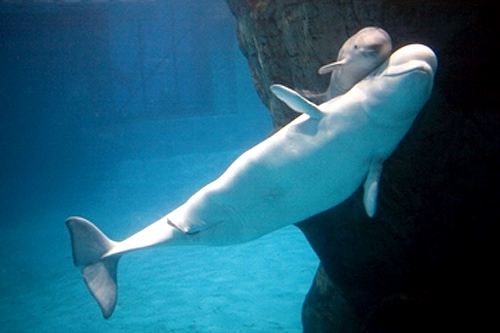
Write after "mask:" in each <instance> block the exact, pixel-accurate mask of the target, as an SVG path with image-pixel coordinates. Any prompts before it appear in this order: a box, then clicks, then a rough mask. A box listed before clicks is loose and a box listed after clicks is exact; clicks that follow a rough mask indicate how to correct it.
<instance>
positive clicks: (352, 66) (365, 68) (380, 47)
mask: <svg viewBox="0 0 500 333" xmlns="http://www.w3.org/2000/svg"><path fill="white" fill-rule="evenodd" d="M391 52H392V41H391V37H390V36H389V34H388V33H387V32H386V31H385V30H384V29H382V28H379V27H366V28H363V29H361V30H359V31H358V32H357V33H355V34H354V35H352V36H351V37H349V39H347V41H345V43H344V44H343V45H342V47H341V48H340V51H339V53H338V55H337V61H335V62H333V63H330V64H327V65H324V66H322V67H321V68H320V69H319V70H318V73H319V74H321V75H324V74H329V73H330V83H329V85H328V88H327V89H326V91H325V92H323V93H313V92H310V91H303V92H302V94H303V95H304V96H305V97H306V98H308V99H311V100H312V101H313V102H316V103H322V102H326V101H328V100H330V99H332V98H334V97H337V96H339V95H342V94H344V93H346V92H347V91H348V90H349V89H351V88H352V87H353V86H354V85H355V84H356V83H358V82H359V81H360V80H362V79H363V78H364V77H366V76H367V75H368V74H370V73H371V72H373V71H374V70H375V69H376V68H377V67H378V66H380V65H381V64H382V63H383V62H384V61H385V60H387V58H389V56H390V54H391Z"/></svg>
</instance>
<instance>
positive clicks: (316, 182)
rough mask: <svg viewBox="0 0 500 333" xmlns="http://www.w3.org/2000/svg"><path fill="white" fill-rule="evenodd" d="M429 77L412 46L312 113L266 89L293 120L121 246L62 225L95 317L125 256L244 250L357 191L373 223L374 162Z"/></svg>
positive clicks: (407, 120) (391, 143) (392, 144)
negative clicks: (159, 248) (188, 249)
mask: <svg viewBox="0 0 500 333" xmlns="http://www.w3.org/2000/svg"><path fill="white" fill-rule="evenodd" d="M436 69H437V59H436V56H435V54H434V52H433V51H432V50H431V49H430V48H428V47H426V46H424V45H419V44H414V45H409V46H405V47H403V48H401V49H399V50H397V51H396V52H394V54H392V55H391V57H390V58H389V59H388V60H387V61H386V62H385V63H384V64H382V65H381V66H380V67H379V68H377V70H375V71H374V72H373V73H371V74H370V75H368V76H367V77H366V78H365V79H363V80H361V81H360V82H359V83H357V84H356V85H355V86H354V87H352V89H350V90H349V91H348V92H347V93H345V94H344V95H341V96H338V97H337V98H335V99H332V100H330V101H328V102H326V103H323V104H321V105H315V104H314V103H312V102H310V101H308V100H306V99H305V98H303V97H302V96H300V95H299V94H298V93H296V92H295V91H293V90H291V89H288V88H286V87H284V86H281V85H274V86H272V87H271V90H272V92H273V93H274V94H275V95H276V96H277V97H278V98H279V99H281V100H282V101H284V102H285V103H287V104H288V105H289V106H290V107H292V108H293V109H294V110H296V111H297V112H300V113H302V115H300V116H299V117H297V118H296V119H295V120H294V121H292V122H291V123H289V124H288V125H287V126H285V127H283V128H282V129H281V130H280V131H278V132H276V133H275V134H274V135H273V136H271V137H269V138H268V139H266V140H265V141H263V142H261V143H260V144H258V145H256V146H255V147H253V148H251V149H250V150H248V151H247V152H245V153H243V154H242V155H241V156H240V157H239V158H237V159H236V161H234V163H233V164H232V165H230V166H229V168H228V169H227V170H226V171H225V172H224V173H223V174H222V175H221V176H220V177H219V178H218V179H216V180H214V181H213V182H211V183H209V184H208V185H206V186H205V187H203V188H202V189H200V190H199V191H198V192H196V193H195V194H194V195H193V196H192V197H190V198H189V199H188V200H187V201H186V203H184V204H183V205H181V206H180V207H178V208H177V209H175V210H174V211H172V212H170V213H169V214H167V215H166V216H165V217H163V218H161V219H159V220H158V221H156V222H154V223H152V224H151V225H149V226H148V227H146V228H144V229H143V230H141V231H139V232H138V233H136V234H134V235H132V236H130V237H129V238H127V239H125V240H123V241H121V242H115V241H112V240H110V239H109V238H107V237H106V236H105V235H104V234H103V233H102V232H101V231H100V230H99V229H98V228H97V227H96V226H95V225H93V224H92V223H91V222H89V221H87V220H85V219H83V218H81V217H70V218H68V219H67V221H66V224H67V227H68V228H69V231H70V235H71V240H72V248H73V260H74V264H75V265H76V266H79V267H83V270H82V275H83V278H84V281H85V283H86V284H87V287H88V289H89V290H90V292H91V294H92V295H93V296H94V297H95V299H96V300H97V302H98V304H99V306H100V308H101V310H102V313H103V316H104V317H105V318H109V317H110V316H111V314H112V313H113V310H114V308H115V304H116V299H117V280H116V275H117V264H118V261H119V259H120V257H121V256H122V255H123V254H125V253H127V252H130V251H135V250H138V249H143V248H146V247H151V246H155V245H171V246H179V245H207V246H218V245H230V244H236V243H242V242H247V241H251V240H253V239H256V238H258V237H260V236H263V235H265V234H267V233H270V232H272V231H274V230H276V229H279V228H282V227H284V226H287V225H289V224H293V223H296V222H299V221H301V220H304V219H306V218H308V217H311V216H313V215H315V214H318V213H320V212H322V211H324V210H327V209H329V208H331V207H334V206H336V205H338V204H339V203H341V202H342V201H344V200H345V199H347V198H348V197H349V196H350V195H351V194H352V193H353V192H354V191H356V189H357V188H358V187H359V186H360V185H361V184H363V182H364V189H365V193H364V205H365V208H366V211H367V213H368V215H369V216H373V215H374V213H375V210H376V197H377V191H378V182H379V177H380V174H381V172H382V162H383V161H384V160H385V159H386V158H387V157H389V156H390V154H391V153H392V152H393V151H394V149H395V148H396V147H397V145H398V144H399V142H400V140H401V139H402V138H403V136H404V135H405V134H406V133H407V131H408V129H409V128H410V126H411V124H412V123H413V120H414V119H415V117H416V115H417V114H418V112H419V110H420V109H421V108H422V107H423V106H424V104H425V103H426V101H427V99H428V98H429V96H430V93H431V90H432V86H433V79H434V74H435V72H436Z"/></svg>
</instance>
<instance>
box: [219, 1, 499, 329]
mask: <svg viewBox="0 0 500 333" xmlns="http://www.w3.org/2000/svg"><path fill="white" fill-rule="evenodd" d="M227 2H228V4H229V6H230V8H231V10H232V11H233V13H234V14H235V16H236V18H237V20H238V31H237V35H238V39H239V42H240V46H241V50H242V52H243V53H244V54H245V56H246V57H247V59H248V63H249V66H250V68H251V72H252V75H253V79H254V82H255V86H256V89H257V91H258V93H259V95H260V97H261V98H262V100H263V102H264V103H265V104H266V105H267V106H268V107H269V109H270V110H271V114H272V116H273V120H274V124H275V126H276V127H277V128H280V127H282V126H283V125H285V124H286V123H287V122H289V121H290V120H291V119H293V118H294V117H295V116H296V114H295V113H294V112H293V111H291V110H289V109H288V108H287V107H286V106H285V105H283V104H282V103H281V102H279V101H278V100H276V99H275V98H274V97H272V96H271V94H270V92H269V90H268V87H269V85H270V84H272V83H282V84H284V85H287V86H289V87H293V88H298V89H307V90H312V91H324V90H325V89H326V87H327V85H328V77H322V76H319V75H318V74H317V69H318V68H319V67H320V66H321V65H323V64H326V63H329V62H331V61H333V60H334V59H335V58H336V55H337V52H338V50H339V48H340V46H341V45H342V43H343V42H344V41H345V40H346V39H347V38H348V37H349V36H350V35H352V34H353V33H355V32H356V31H358V30H359V29H360V28H362V27H365V26H369V25H376V26H380V27H382V28H384V29H385V30H387V31H388V32H389V34H390V35H391V37H392V39H393V44H394V47H395V48H398V47H400V46H403V45H405V44H409V43H416V42H418V43H423V44H426V45H429V46H430V47H432V48H433V49H434V50H435V51H436V53H437V55H438V58H439V69H438V74H437V76H436V82H435V88H434V92H433V95H432V97H431V99H430V101H429V102H428V104H427V105H426V107H424V109H423V110H422V111H421V113H420V115H419V116H418V117H417V119H416V121H415V123H414V125H413V127H412V129H411V130H410V132H409V133H408V135H407V136H406V137H405V138H404V139H403V141H402V142H401V144H400V146H399V147H398V149H397V150H396V152H395V153H394V154H393V155H392V156H391V157H390V158H389V159H388V160H387V161H386V162H385V163H384V172H383V175H382V181H381V188H380V193H379V200H378V202H379V205H378V211H377V214H376V216H375V217H374V218H373V219H369V218H368V217H367V216H366V214H365V212H364V210H363V206H362V202H361V198H362V191H361V189H360V190H358V191H357V192H356V193H355V194H354V195H353V196H352V197H351V198H349V199H348V200H346V201H345V202H344V203H343V204H341V205H339V206H337V207H335V208H333V209H331V210H329V211H326V212H323V213H321V214H318V215H317V216H314V217H312V218H310V219H308V220H306V221H303V222H301V223H299V224H298V227H299V228H300V229H301V230H302V231H303V232H304V234H305V235H306V237H307V239H308V240H309V242H310V244H311V246H312V247H313V248H314V250H315V251H316V253H317V254H318V256H319V258H320V260H321V266H320V268H319V269H318V272H317V275H316V278H315V281H314V283H313V286H312V288H311V290H310V292H309V294H308V295H307V298H306V301H305V303H304V307H303V323H304V330H305V331H307V332H358V331H376V332H409V331H418V330H420V329H426V328H431V327H432V328H435V329H437V330H439V329H440V328H442V329H446V330H447V331H452V330H454V329H456V328H461V329H463V330H467V326H468V327H469V328H471V329H474V330H475V331H481V329H482V328H484V327H487V326H488V325H491V324H492V323H493V320H494V317H493V315H492V313H493V307H492V306H491V305H490V303H489V301H488V299H489V298H490V294H492V292H493V290H494V287H493V285H494V284H493V283H494V282H496V281H494V277H493V276H494V273H493V271H494V270H495V265H494V262H495V261H496V258H495V257H494V253H495V252H494V251H493V249H494V248H493V227H492V226H493V223H494V222H496V221H499V217H500V213H499V210H498V209H497V207H496V206H497V202H496V201H497V200H498V189H499V188H500V176H499V172H498V170H500V158H499V157H498V156H500V135H499V133H500V113H499V112H500V110H499V107H498V105H495V104H494V102H495V101H497V100H498V97H497V96H495V92H494V89H495V82H494V80H493V78H494V75H495V74H496V72H497V71H498V70H497V68H498V64H497V62H498V60H497V59H496V58H497V57H496V56H495V54H496V53H497V52H496V51H494V50H495V49H496V48H495V45H496V43H495V41H496V40H497V38H496V36H495V35H493V33H494V32H495V31H496V28H495V27H496V26H497V25H495V24H494V21H493V14H492V13H495V10H494V8H493V5H492V4H490V2H489V1H475V2H472V1H461V0H459V1H456V0H455V1H453V0H433V1H416V0H410V1H398V0H382V1H380V0H350V1H346V0H338V1H334V0H315V1H307V0H302V1H299V0H227Z"/></svg>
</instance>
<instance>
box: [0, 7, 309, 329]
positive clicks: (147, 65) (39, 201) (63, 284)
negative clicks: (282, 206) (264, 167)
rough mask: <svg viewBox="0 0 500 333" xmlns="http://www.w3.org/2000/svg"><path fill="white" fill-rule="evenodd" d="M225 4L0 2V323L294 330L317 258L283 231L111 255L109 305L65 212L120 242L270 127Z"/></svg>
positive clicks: (298, 237) (292, 231)
mask: <svg viewBox="0 0 500 333" xmlns="http://www.w3.org/2000/svg"><path fill="white" fill-rule="evenodd" d="M234 29H235V22H234V18H233V17H232V16H231V14H230V12H229V10H228V9H227V6H226V4H225V2H224V1H223V0H213V1H210V2H209V3H208V2H202V1H185V0H183V1H181V0H176V1H162V2H159V1H157V2H155V1H148V2H145V4H143V5H131V4H115V5H102V4H101V5H95V6H80V5H68V6H65V7H61V6H49V5H46V4H45V5H44V4H42V5H39V6H31V7H30V6H11V5H5V4H2V5H0V33H1V36H0V70H1V73H2V76H1V78H0V103H1V104H0V107H1V113H0V117H1V118H0V135H1V146H0V154H1V155H0V156H1V160H2V164H1V165H0V171H1V173H0V181H1V183H0V184H1V187H0V244H1V247H0V281H1V283H0V295H1V298H0V330H1V331H6V332H7V331H8V332H26V331H32V332H35V331H36V332H60V331H71V332H97V331H106V332H108V331H109V332H123V331H135V332H221V331H225V332H248V331H261V332H273V331H279V332H300V331H301V329H302V325H301V322H300V313H301V306H302V302H303V300H304V297H305V295H306V293H307V291H308V289H309V287H310V285H311V282H312V279H313V276H314V273H315V270H316V267H317V265H318V259H317V257H316V256H315V254H314V253H313V251H312V250H311V248H310V246H309V245H308V243H307V242H306V240H305V239H304V237H303V236H302V234H301V233H300V232H299V230H298V229H297V228H295V227H293V226H290V227H287V228H284V229H282V230H279V231H277V232H275V233H273V234H270V235H267V236H265V237H262V238H261V239H258V240H256V241H253V242H251V243H246V244H241V245H236V246H230V247H215V248H207V247H175V248H166V247H165V248H156V249H150V250H145V251H139V252H136V253H131V254H129V255H127V256H125V257H124V258H122V260H121V261H120V265H119V269H118V283H119V296H118V304H117V307H116V310H115V313H114V314H113V316H112V317H111V319H109V320H104V319H102V316H101V313H100V310H99V308H98V306H97V304H96V303H95V301H94V300H93V299H92V297H91V296H90V294H89V293H88V291H87V289H86V287H85V286H84V283H83V281H82V279H81V277H80V273H79V269H77V268H76V267H74V266H73V264H72V258H71V246H70V242H69V234H68V232H67V230H66V226H65V225H64V220H65V219H66V218H67V217H68V216H70V215H81V216H84V217H86V218H88V219H90V220H91V221H93V222H94V223H96V224H97V225H98V226H99V227H100V228H101V229H102V230H103V231H104V232H105V233H106V234H107V235H109V236H110V237H111V238H113V239H117V240H120V239H123V238H125V237H127V236H129V235H130V234H132V233H134V232H136V231H138V230H140V229H141V228H143V227H145V226H147V225H148V224H150V223H151V222H153V221H155V220H156V219H158V218H159V217H162V216H163V215H165V214H167V213H168V212H170V211H171V210H172V209H174V208H175V207H177V206H178V205H180V204H182V203H183V202H184V201H185V200H186V199H187V198H188V197H189V196H190V195H191V194H193V193H194V192H195V191H196V190H198V189H199V188H200V187H202V186H203V185H205V184H206V183H208V182H210V181H212V180H213V179H214V178H216V177H217V176H218V175H220V174H221V173H222V172H224V170H225V168H226V167H227V166H228V165H229V164H230V163H231V162H232V161H233V160H234V159H235V158H236V157H237V156H238V155H239V154H241V152H243V151H245V150H247V149H248V148H250V147H252V146H253V145H255V144H256V143H258V142H260V141H262V140H264V139H265V138H266V137H267V136H268V135H269V133H270V132H271V131H272V125H271V120H270V117H269V115H268V111H267V110H266V108H265V107H264V106H263V104H262V103H261V102H260V100H259V98H258V96H257V95H256V93H255V90H254V88H253V85H252V82H251V77H250V73H249V70H248V68H247V64H246V60H245V59H244V57H243V55H241V53H240V51H239V49H238V47H237V43H236V37H235V33H234Z"/></svg>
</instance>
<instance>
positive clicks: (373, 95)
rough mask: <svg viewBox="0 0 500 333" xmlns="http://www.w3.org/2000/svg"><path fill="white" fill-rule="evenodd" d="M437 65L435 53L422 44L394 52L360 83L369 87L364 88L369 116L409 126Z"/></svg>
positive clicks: (426, 98)
mask: <svg viewBox="0 0 500 333" xmlns="http://www.w3.org/2000/svg"><path fill="white" fill-rule="evenodd" d="M437 64H438V61H437V57H436V54H435V53H434V52H433V51H432V50H431V49H430V48H429V47H427V46H425V45H421V44H411V45H407V46H404V47H402V48H400V49H399V50H397V51H395V52H394V53H393V54H392V55H391V56H390V58H389V59H387V61H386V62H385V63H384V64H382V65H381V66H380V67H379V68H377V70H375V71H374V72H373V73H372V74H371V75H370V76H368V77H367V78H366V79H365V80H364V81H363V82H362V83H361V84H362V85H364V84H367V85H369V86H370V89H367V90H365V92H368V94H367V95H368V98H369V99H370V100H371V108H370V111H369V116H370V118H372V119H374V120H375V121H376V122H379V123H382V124H385V125H392V126H394V125H396V126H404V127H406V126H410V125H411V123H412V122H413V120H414V119H415V117H416V115H417V114H418V112H419V111H420V109H421V108H422V107H423V106H424V104H425V103H426V102H427V100H428V99H429V97H430V94H431V91H432V87H433V82H434V76H435V74H436V70H437ZM378 101H380V103H378ZM377 105H380V108H377Z"/></svg>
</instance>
